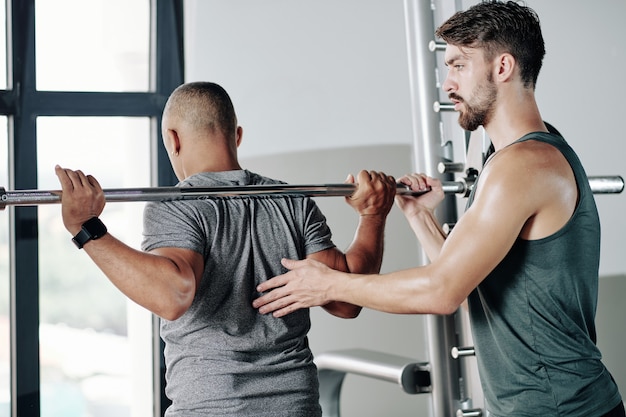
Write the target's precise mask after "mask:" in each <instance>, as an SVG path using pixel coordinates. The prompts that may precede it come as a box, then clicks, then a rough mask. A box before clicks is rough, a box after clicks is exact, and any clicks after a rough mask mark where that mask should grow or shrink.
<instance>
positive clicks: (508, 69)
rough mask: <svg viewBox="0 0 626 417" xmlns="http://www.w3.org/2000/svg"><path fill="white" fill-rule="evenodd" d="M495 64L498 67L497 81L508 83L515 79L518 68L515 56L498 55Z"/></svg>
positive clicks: (507, 54)
mask: <svg viewBox="0 0 626 417" xmlns="http://www.w3.org/2000/svg"><path fill="white" fill-rule="evenodd" d="M494 64H495V66H496V68H495V69H496V73H495V75H496V80H498V81H500V82H506V81H510V80H511V79H512V78H513V75H514V74H515V68H516V67H517V61H515V58H514V57H513V55H511V54H509V53H504V54H501V55H498V57H497V58H496V59H495V60H494Z"/></svg>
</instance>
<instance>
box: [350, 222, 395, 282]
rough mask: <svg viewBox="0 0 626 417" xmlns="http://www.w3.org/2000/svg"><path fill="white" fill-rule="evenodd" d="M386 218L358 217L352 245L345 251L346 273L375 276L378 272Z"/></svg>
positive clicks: (381, 259) (382, 249) (381, 256)
mask: <svg viewBox="0 0 626 417" xmlns="http://www.w3.org/2000/svg"><path fill="white" fill-rule="evenodd" d="M385 223H386V216H379V215H371V216H367V215H365V216H359V224H358V226H357V229H356V232H355V234H354V239H353V240H352V243H351V244H350V246H349V247H348V249H347V250H346V264H347V267H348V271H347V272H352V273H357V274H376V273H378V272H380V267H381V265H382V261H383V252H384V243H385Z"/></svg>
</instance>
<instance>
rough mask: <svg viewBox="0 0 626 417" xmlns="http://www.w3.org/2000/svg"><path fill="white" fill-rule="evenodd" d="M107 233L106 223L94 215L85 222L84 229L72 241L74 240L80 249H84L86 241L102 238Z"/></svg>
mask: <svg viewBox="0 0 626 417" xmlns="http://www.w3.org/2000/svg"><path fill="white" fill-rule="evenodd" d="M106 233H107V227H106V226H105V225H104V223H102V221H100V219H99V218H97V217H92V218H91V219H89V220H87V221H86V222H85V223H83V227H82V229H81V230H80V232H78V234H77V235H76V236H74V237H73V238H72V242H74V244H75V245H76V247H77V248H78V249H82V248H83V246H84V245H85V243H87V242H89V241H90V240H96V239H100V238H101V237H102V236H104V235H106Z"/></svg>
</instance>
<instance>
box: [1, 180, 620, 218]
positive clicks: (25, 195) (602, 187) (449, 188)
mask: <svg viewBox="0 0 626 417" xmlns="http://www.w3.org/2000/svg"><path fill="white" fill-rule="evenodd" d="M589 184H590V186H591V189H592V191H593V192H594V193H596V194H617V193H621V192H622V191H623V190H624V179H623V178H622V177H620V176H603V177H589ZM470 186H471V184H468V183H466V182H465V181H444V182H442V187H443V191H444V193H446V194H467V192H468V190H469V187H470ZM355 190H356V186H355V185H354V184H312V185H292V184H261V185H241V186H216V187H146V188H110V189H104V190H103V191H104V198H105V200H106V201H107V202H131V201H172V200H202V199H209V198H219V197H246V196H262V195H266V196H272V195H298V196H307V197H339V196H343V197H347V196H350V195H352V193H353V192H354V191H355ZM427 191H428V190H425V191H421V192H415V191H412V190H411V189H410V188H409V187H407V186H405V185H403V184H398V189H397V194H399V195H412V196H417V195H421V194H423V193H425V192H427ZM62 194H63V192H62V191H61V190H13V191H10V190H5V189H4V187H0V210H3V209H4V208H5V207H6V206H36V205H40V204H55V203H60V202H61V196H62Z"/></svg>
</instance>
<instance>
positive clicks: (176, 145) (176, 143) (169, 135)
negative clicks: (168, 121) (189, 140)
mask: <svg viewBox="0 0 626 417" xmlns="http://www.w3.org/2000/svg"><path fill="white" fill-rule="evenodd" d="M163 137H164V138H165V140H166V141H167V145H169V149H171V151H170V152H171V153H172V154H178V153H179V152H180V137H179V136H178V132H177V131H176V130H174V129H166V130H165V132H163Z"/></svg>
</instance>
